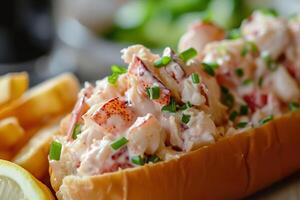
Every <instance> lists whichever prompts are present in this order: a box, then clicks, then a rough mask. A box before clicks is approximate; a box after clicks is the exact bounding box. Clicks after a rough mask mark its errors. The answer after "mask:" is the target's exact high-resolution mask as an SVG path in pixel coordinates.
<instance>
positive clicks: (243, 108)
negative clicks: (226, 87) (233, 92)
mask: <svg viewBox="0 0 300 200" xmlns="http://www.w3.org/2000/svg"><path fill="white" fill-rule="evenodd" d="M240 115H248V106H247V105H241V107H240Z"/></svg>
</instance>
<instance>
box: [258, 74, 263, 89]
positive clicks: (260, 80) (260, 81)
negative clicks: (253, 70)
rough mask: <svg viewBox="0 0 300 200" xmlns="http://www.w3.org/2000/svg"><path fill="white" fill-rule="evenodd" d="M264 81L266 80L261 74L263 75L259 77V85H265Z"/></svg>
mask: <svg viewBox="0 0 300 200" xmlns="http://www.w3.org/2000/svg"><path fill="white" fill-rule="evenodd" d="M263 82H264V79H263V77H262V76H261V77H259V79H258V86H259V87H260V88H261V87H262V85H263Z"/></svg>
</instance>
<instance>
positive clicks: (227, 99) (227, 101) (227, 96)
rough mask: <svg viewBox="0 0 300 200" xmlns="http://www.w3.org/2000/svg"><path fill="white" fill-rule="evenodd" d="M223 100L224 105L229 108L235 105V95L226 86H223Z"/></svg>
mask: <svg viewBox="0 0 300 200" xmlns="http://www.w3.org/2000/svg"><path fill="white" fill-rule="evenodd" d="M221 92H222V93H221V94H222V95H221V101H222V103H223V104H224V105H226V106H227V107H228V108H229V109H230V108H232V107H233V104H234V97H233V96H232V94H231V93H230V92H229V90H228V89H227V88H226V87H224V86H221Z"/></svg>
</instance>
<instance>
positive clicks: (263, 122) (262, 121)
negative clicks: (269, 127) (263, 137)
mask: <svg viewBox="0 0 300 200" xmlns="http://www.w3.org/2000/svg"><path fill="white" fill-rule="evenodd" d="M272 119H273V115H269V116H267V117H265V118H263V119H261V120H259V124H261V125H262V124H265V123H267V122H269V121H271V120H272Z"/></svg>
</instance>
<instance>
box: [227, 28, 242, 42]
mask: <svg viewBox="0 0 300 200" xmlns="http://www.w3.org/2000/svg"><path fill="white" fill-rule="evenodd" d="M227 38H228V39H230V40H235V39H239V38H241V31H240V30H239V29H232V30H230V31H229V32H228V34H227Z"/></svg>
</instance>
